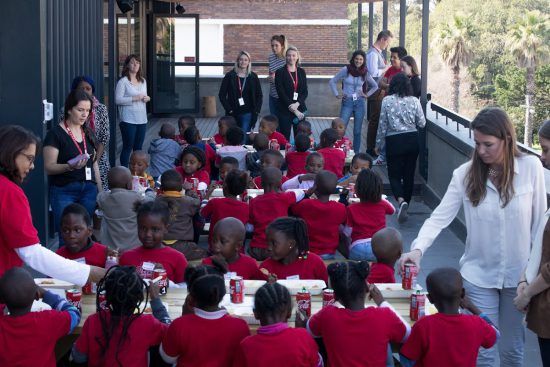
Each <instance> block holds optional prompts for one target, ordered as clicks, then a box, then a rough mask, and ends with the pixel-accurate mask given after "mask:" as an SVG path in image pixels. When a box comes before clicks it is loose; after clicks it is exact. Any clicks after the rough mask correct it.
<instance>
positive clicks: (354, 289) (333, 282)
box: [327, 261, 370, 308]
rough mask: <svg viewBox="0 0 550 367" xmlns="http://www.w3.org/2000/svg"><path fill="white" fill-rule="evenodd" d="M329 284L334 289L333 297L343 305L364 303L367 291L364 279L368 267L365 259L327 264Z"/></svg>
mask: <svg viewBox="0 0 550 367" xmlns="http://www.w3.org/2000/svg"><path fill="white" fill-rule="evenodd" d="M327 272H328V277H329V284H330V287H331V288H332V289H334V298H335V300H336V301H338V302H340V303H341V304H342V305H343V306H344V307H346V308H349V307H350V305H352V304H354V303H358V301H359V303H361V301H362V304H363V305H364V304H365V297H366V295H367V292H368V288H367V282H366V279H367V277H368V276H369V272H370V267H369V263H368V262H367V261H359V262H356V261H345V262H337V263H332V264H329V265H328V266H327Z"/></svg>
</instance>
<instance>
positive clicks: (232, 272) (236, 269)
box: [202, 217, 262, 279]
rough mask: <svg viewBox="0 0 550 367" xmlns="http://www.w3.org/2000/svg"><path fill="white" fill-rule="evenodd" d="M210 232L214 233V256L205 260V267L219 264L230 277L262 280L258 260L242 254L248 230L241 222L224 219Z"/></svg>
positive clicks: (235, 219) (229, 218) (234, 219)
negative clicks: (215, 263) (214, 263)
mask: <svg viewBox="0 0 550 367" xmlns="http://www.w3.org/2000/svg"><path fill="white" fill-rule="evenodd" d="M210 232H211V233H213V236H212V253H213V256H211V257H207V258H206V259H203V260H202V263H203V264H204V265H212V264H213V262H217V263H218V264H220V265H222V266H223V267H224V268H225V269H226V270H227V271H228V276H229V277H231V276H237V275H238V276H241V277H243V279H262V276H261V274H260V273H259V268H258V263H256V260H254V259H253V258H251V257H250V256H247V255H245V254H243V253H242V247H243V243H244V240H245V236H246V229H245V228H244V224H243V223H242V222H241V221H240V220H238V219H237V218H233V217H227V218H224V219H222V220H220V221H219V222H217V223H216V225H215V226H214V229H213V230H211V231H210Z"/></svg>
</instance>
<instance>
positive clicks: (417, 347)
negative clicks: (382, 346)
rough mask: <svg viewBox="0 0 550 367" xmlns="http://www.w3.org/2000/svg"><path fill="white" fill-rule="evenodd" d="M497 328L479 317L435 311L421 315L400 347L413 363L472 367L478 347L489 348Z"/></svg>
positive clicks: (495, 337)
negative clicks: (443, 362)
mask: <svg viewBox="0 0 550 367" xmlns="http://www.w3.org/2000/svg"><path fill="white" fill-rule="evenodd" d="M496 340H497V333H496V330H495V329H494V328H493V327H492V326H491V325H489V324H488V323H487V322H486V321H485V320H483V319H482V318H481V317H479V316H474V315H461V314H458V315H447V314H442V313H437V314H435V315H430V316H426V317H423V318H421V319H420V320H418V322H416V323H415V324H414V326H413V328H412V331H411V335H410V336H409V339H407V341H406V342H405V344H404V345H403V346H402V347H401V354H403V355H404V356H405V357H407V358H408V359H410V360H412V361H416V364H415V366H418V367H428V366H441V363H442V361H445V365H447V366H461V367H475V365H476V359H477V354H478V351H479V347H483V348H491V347H492V346H493V345H495V343H496Z"/></svg>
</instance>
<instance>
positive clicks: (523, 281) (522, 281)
mask: <svg viewBox="0 0 550 367" xmlns="http://www.w3.org/2000/svg"><path fill="white" fill-rule="evenodd" d="M521 283H525V284H527V281H526V280H520V281H519V283H518V286H519V285H520V284H521Z"/></svg>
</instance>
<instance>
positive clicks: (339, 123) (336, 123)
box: [330, 117, 346, 139]
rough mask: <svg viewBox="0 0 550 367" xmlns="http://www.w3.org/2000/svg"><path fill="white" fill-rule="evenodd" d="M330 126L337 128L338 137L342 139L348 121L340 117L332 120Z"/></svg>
mask: <svg viewBox="0 0 550 367" xmlns="http://www.w3.org/2000/svg"><path fill="white" fill-rule="evenodd" d="M330 127H331V128H333V129H334V130H336V132H337V133H338V139H342V138H343V137H344V135H345V134H346V123H345V122H344V120H342V119H341V118H340V117H337V118H335V119H334V120H332V123H331V124H330Z"/></svg>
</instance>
